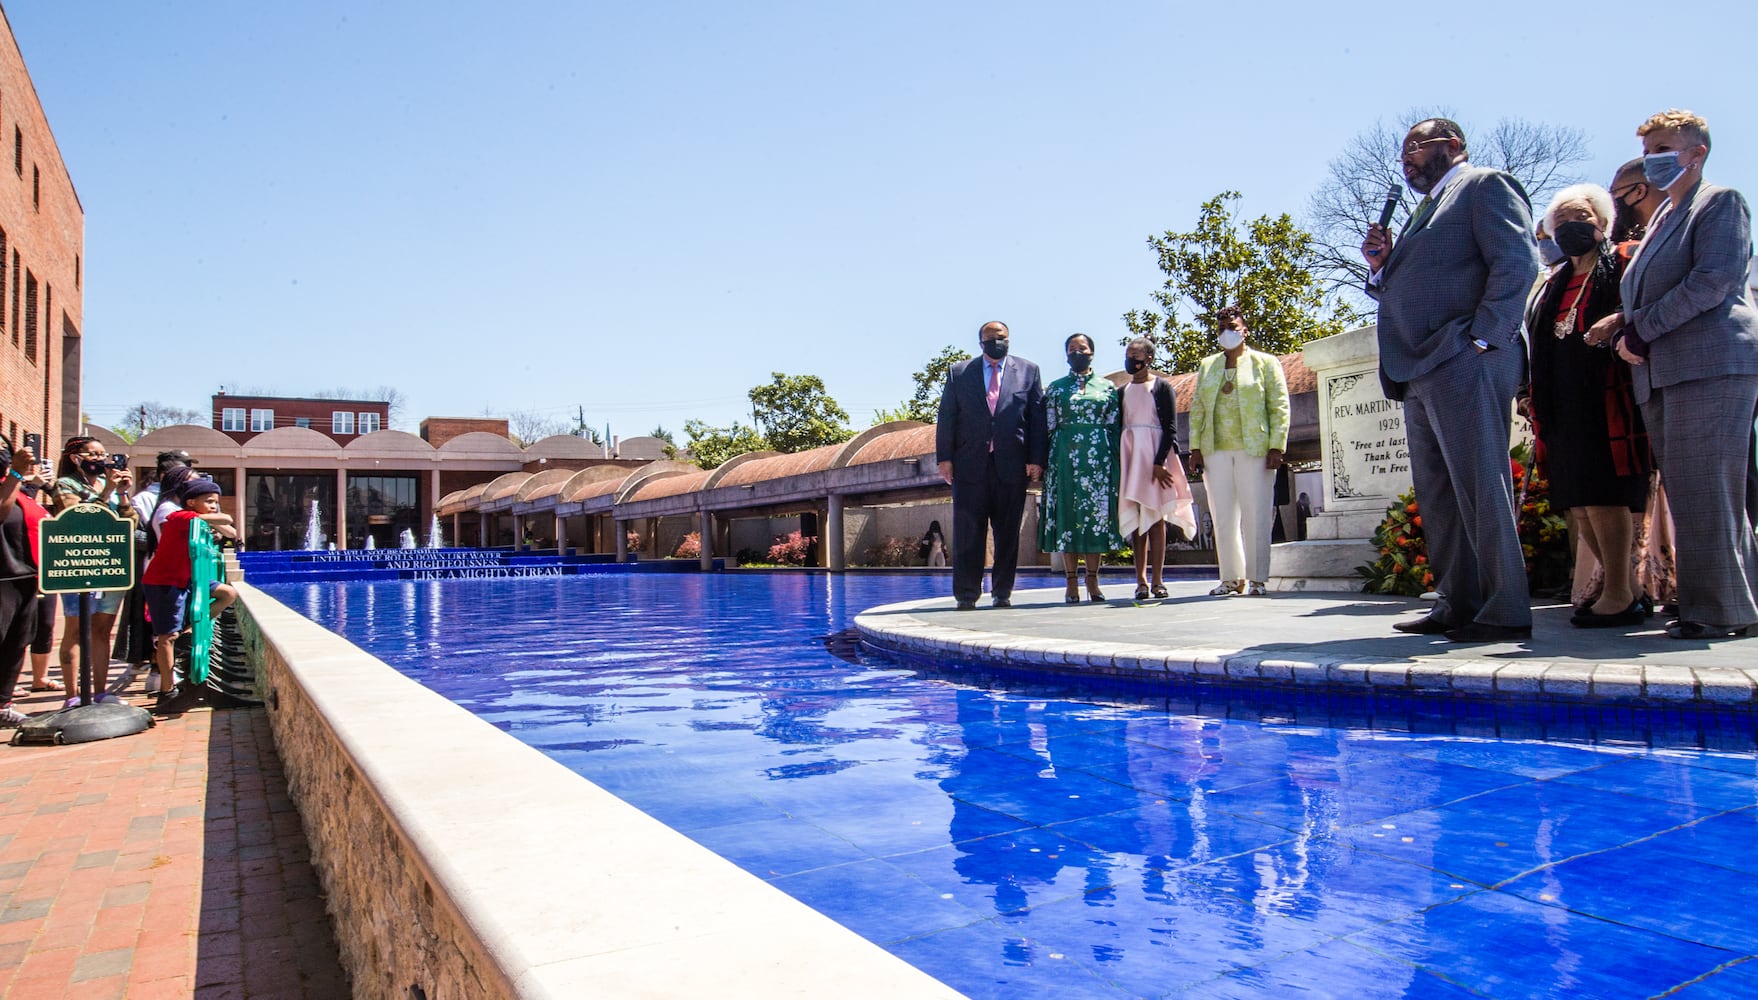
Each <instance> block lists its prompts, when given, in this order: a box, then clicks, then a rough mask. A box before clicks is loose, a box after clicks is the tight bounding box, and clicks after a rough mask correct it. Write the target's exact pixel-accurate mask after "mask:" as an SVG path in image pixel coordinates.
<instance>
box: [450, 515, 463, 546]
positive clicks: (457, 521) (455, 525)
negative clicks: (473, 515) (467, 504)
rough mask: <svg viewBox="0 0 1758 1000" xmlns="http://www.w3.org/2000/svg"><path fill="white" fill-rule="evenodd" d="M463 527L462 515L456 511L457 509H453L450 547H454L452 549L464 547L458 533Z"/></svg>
mask: <svg viewBox="0 0 1758 1000" xmlns="http://www.w3.org/2000/svg"><path fill="white" fill-rule="evenodd" d="M463 527H464V515H462V514H460V513H458V512H457V511H453V512H452V548H454V549H461V548H463V547H464V539H463V537H462V536H461V535H459V534H458V531H459V530H460V529H461V528H463Z"/></svg>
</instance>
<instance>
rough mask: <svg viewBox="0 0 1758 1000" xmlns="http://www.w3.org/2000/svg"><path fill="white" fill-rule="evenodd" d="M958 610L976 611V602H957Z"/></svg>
mask: <svg viewBox="0 0 1758 1000" xmlns="http://www.w3.org/2000/svg"><path fill="white" fill-rule="evenodd" d="M958 610H960V611H975V610H977V602H976V601H959V602H958Z"/></svg>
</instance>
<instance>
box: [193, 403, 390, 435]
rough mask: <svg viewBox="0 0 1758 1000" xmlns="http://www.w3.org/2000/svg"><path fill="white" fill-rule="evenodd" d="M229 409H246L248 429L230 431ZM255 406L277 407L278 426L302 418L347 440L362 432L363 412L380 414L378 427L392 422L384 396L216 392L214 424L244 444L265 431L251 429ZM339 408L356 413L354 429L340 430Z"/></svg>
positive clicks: (322, 431) (296, 422)
mask: <svg viewBox="0 0 1758 1000" xmlns="http://www.w3.org/2000/svg"><path fill="white" fill-rule="evenodd" d="M227 409H241V410H243V411H244V430H242V431H229V430H226V425H225V423H224V422H223V414H224V411H226V410H227ZM251 410H273V411H274V413H275V427H276V428H281V427H297V426H299V421H300V420H301V419H305V420H309V421H311V429H312V430H314V431H317V432H318V433H320V434H322V435H324V436H325V437H327V438H330V439H331V440H333V441H336V442H337V443H339V444H347V443H348V442H350V441H353V440H354V439H355V438H357V437H359V436H360V414H362V413H376V414H378V429H379V430H381V431H382V430H385V429H386V428H388V427H390V426H391V408H390V404H389V403H387V402H384V401H382V400H370V399H309V398H306V397H302V396H228V395H226V394H224V393H221V394H219V395H216V396H215V397H214V401H213V416H212V419H213V428H214V430H217V431H219V432H220V433H222V434H225V435H226V436H227V437H229V438H231V439H232V440H234V441H237V442H238V443H240V444H243V443H244V442H245V441H248V440H250V439H251V438H253V437H256V436H257V435H258V434H260V433H262V431H253V430H251V429H250V427H251V423H250V411H251ZM337 410H342V411H345V412H348V413H352V414H354V433H352V434H336V433H334V432H333V431H332V428H333V427H334V426H335V421H334V419H333V416H334V414H335V412H336V411H337Z"/></svg>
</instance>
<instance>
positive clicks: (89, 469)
mask: <svg viewBox="0 0 1758 1000" xmlns="http://www.w3.org/2000/svg"><path fill="white" fill-rule="evenodd" d="M109 467H110V463H108V462H105V461H103V460H102V459H96V458H82V459H80V460H79V468H80V470H81V471H83V472H84V473H85V474H86V475H88V476H96V475H101V474H102V473H103V471H104V470H105V469H107V468H109Z"/></svg>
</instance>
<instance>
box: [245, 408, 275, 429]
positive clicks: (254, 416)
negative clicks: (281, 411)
mask: <svg viewBox="0 0 1758 1000" xmlns="http://www.w3.org/2000/svg"><path fill="white" fill-rule="evenodd" d="M250 429H251V431H252V432H261V431H272V430H274V429H275V411H274V410H251V411H250Z"/></svg>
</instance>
